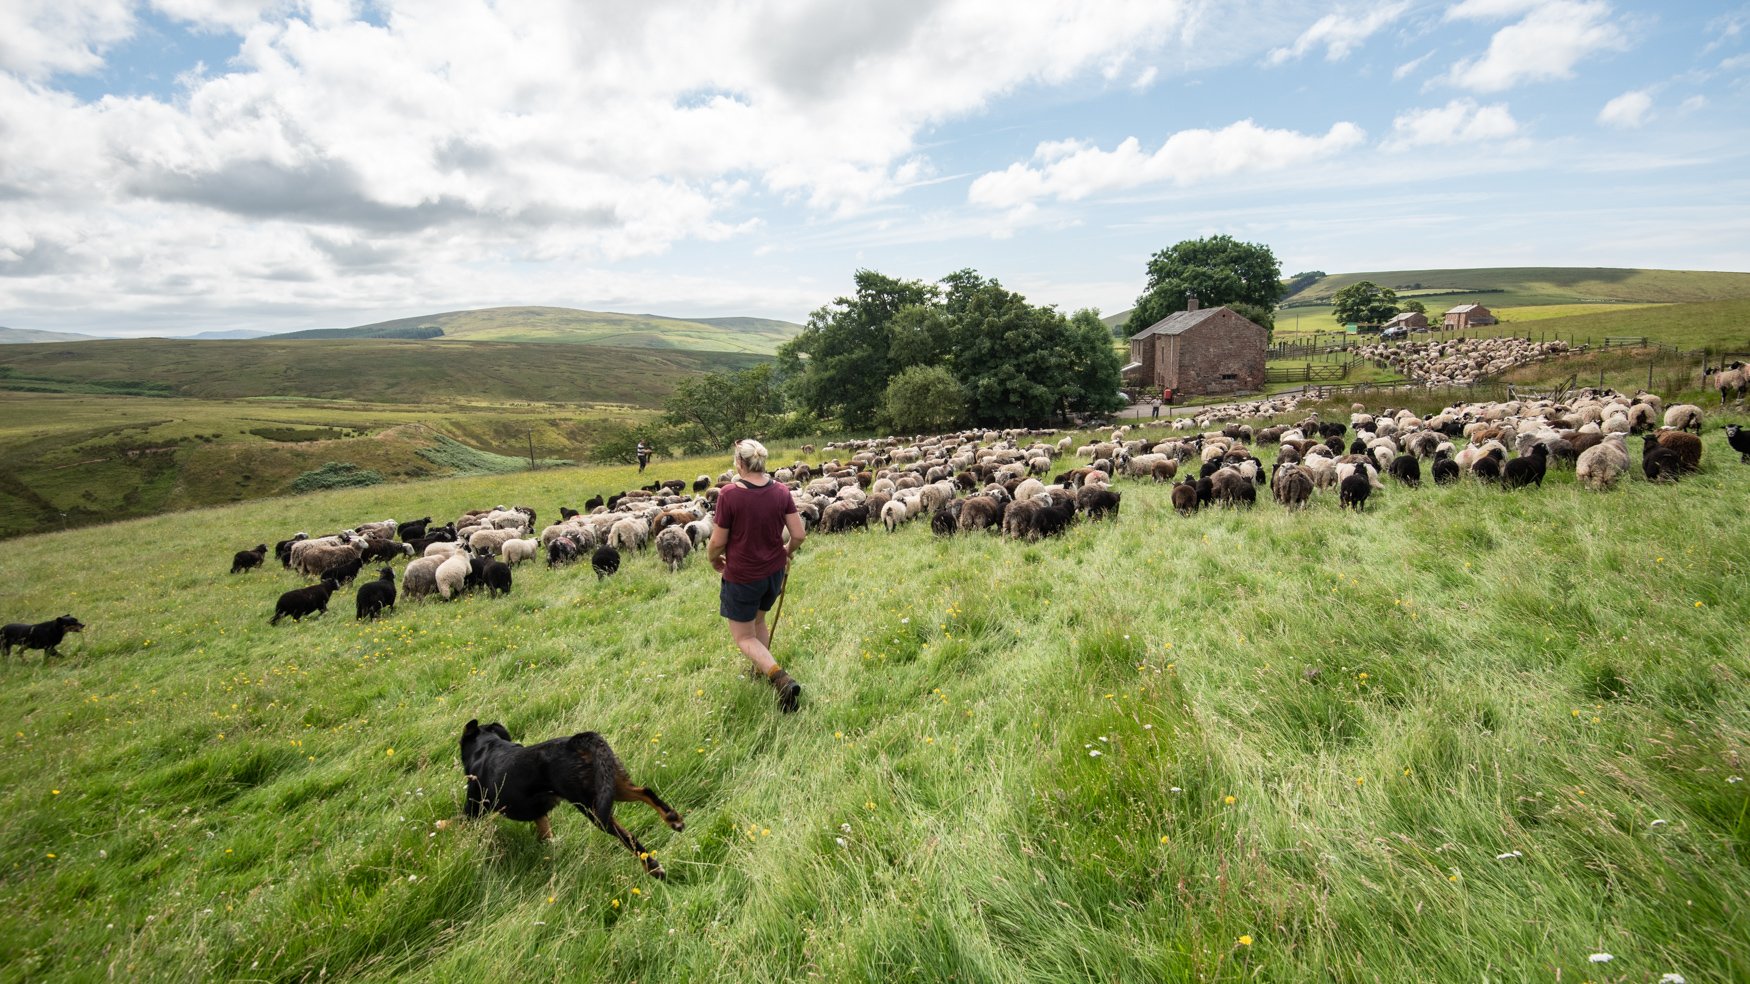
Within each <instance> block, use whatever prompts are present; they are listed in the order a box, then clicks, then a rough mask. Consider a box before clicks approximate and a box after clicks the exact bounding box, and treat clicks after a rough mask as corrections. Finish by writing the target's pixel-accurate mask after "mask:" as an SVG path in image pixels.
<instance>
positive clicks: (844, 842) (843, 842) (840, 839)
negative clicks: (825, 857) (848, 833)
mask: <svg viewBox="0 0 1750 984" xmlns="http://www.w3.org/2000/svg"><path fill="white" fill-rule="evenodd" d="M833 840H835V841H837V842H838V845H839V846H840V847H844V846H846V845H848V844H850V841H848V840H845V839H844V838H843V837H834V838H833Z"/></svg>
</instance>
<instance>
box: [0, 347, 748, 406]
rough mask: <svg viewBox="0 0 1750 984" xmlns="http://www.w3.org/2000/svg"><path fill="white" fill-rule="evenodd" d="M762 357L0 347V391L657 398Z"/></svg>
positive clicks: (577, 351)
mask: <svg viewBox="0 0 1750 984" xmlns="http://www.w3.org/2000/svg"><path fill="white" fill-rule="evenodd" d="M762 361H765V359H764V357H763V356H758V355H748V354H745V353H731V352H680V351H659V350H656V349H649V348H612V347H608V346H576V347H570V348H563V349H555V348H554V347H553V346H551V345H534V344H526V343H513V342H467V341H447V340H444V339H433V340H427V341H413V340H385V339H326V340H319V341H318V340H305V341H275V340H273V339H271V338H265V339H259V340H252V341H205V342H188V341H176V340H171V339H163V338H144V339H127V340H115V341H97V342H74V343H63V344H53V345H7V346H0V389H5V390H19V391H32V392H85V393H104V392H115V393H123V394H130V395H164V396H188V397H197V398H200V399H208V400H234V399H246V398H250V397H263V396H273V397H288V396H289V397H301V398H308V399H318V400H354V401H359V402H365V403H456V402H490V403H511V402H536V403H546V402H561V403H620V404H629V405H633V406H642V407H655V406H661V405H662V401H663V400H664V399H665V398H666V397H667V396H668V394H669V393H670V392H672V391H673V389H674V386H675V383H676V381H677V380H679V379H682V378H684V377H686V376H688V375H692V374H694V373H699V372H705V371H709V370H714V369H741V368H745V367H747V366H751V365H754V364H756V363H759V362H762Z"/></svg>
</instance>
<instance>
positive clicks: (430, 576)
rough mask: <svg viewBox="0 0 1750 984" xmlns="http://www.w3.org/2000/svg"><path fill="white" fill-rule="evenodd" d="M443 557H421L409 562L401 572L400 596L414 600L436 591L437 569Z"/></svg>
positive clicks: (403, 598)
mask: <svg viewBox="0 0 1750 984" xmlns="http://www.w3.org/2000/svg"><path fill="white" fill-rule="evenodd" d="M442 563H443V558H439V557H421V558H419V559H417V560H414V561H412V562H410V563H409V564H408V565H407V569H406V570H405V571H402V572H401V597H402V600H404V601H414V600H417V599H419V598H423V597H425V596H426V595H428V594H432V593H433V592H435V591H437V589H438V587H437V569H438V566H439V565H440V564H442Z"/></svg>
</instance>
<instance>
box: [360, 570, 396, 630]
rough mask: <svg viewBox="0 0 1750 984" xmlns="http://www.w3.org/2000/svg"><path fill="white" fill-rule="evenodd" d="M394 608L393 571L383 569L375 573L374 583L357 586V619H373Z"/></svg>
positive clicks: (368, 582) (367, 582) (369, 582)
mask: <svg viewBox="0 0 1750 984" xmlns="http://www.w3.org/2000/svg"><path fill="white" fill-rule="evenodd" d="M394 607H395V569H394V568H393V567H385V568H383V569H382V570H381V571H379V572H377V579H376V580H375V581H366V582H365V583H363V584H361V585H359V592H358V615H357V616H355V617H357V618H361V619H364V618H371V619H374V618H376V617H377V616H378V615H381V614H383V612H384V611H386V610H388V609H391V608H394Z"/></svg>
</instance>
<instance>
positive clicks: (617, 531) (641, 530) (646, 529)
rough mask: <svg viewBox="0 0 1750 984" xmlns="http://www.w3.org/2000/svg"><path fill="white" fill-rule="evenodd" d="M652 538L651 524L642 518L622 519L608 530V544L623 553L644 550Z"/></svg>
mask: <svg viewBox="0 0 1750 984" xmlns="http://www.w3.org/2000/svg"><path fill="white" fill-rule="evenodd" d="M649 539H650V524H649V523H647V522H645V521H644V520H642V519H622V520H620V521H619V522H617V523H615V524H614V526H613V529H610V530H609V531H608V546H610V547H613V548H614V549H615V550H618V551H620V552H621V553H622V554H624V553H630V552H632V551H634V550H642V549H643V548H644V544H645V542H646V541H648V540H649Z"/></svg>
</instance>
